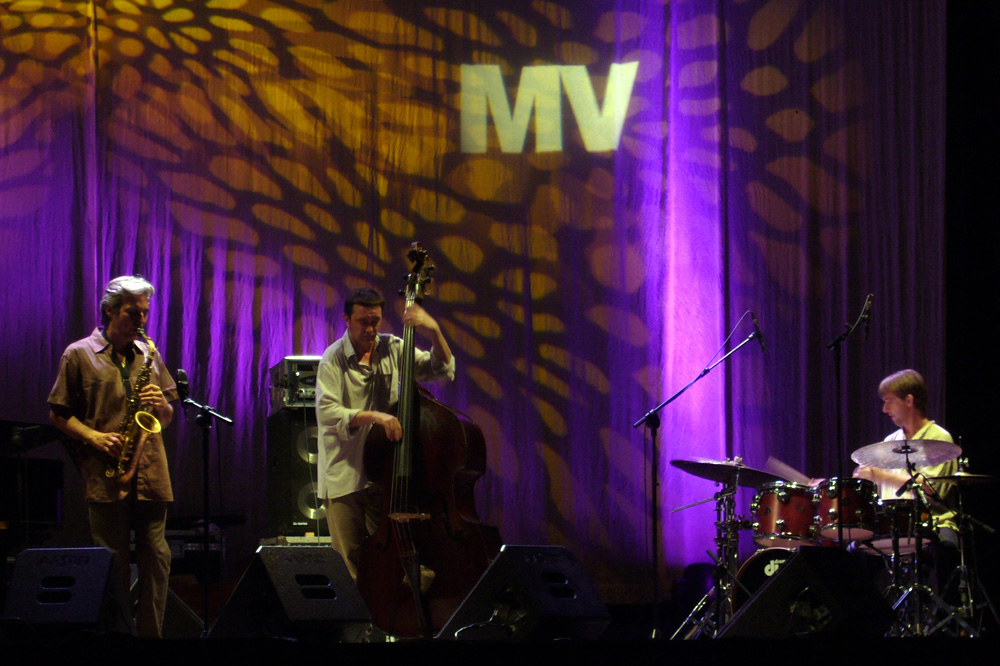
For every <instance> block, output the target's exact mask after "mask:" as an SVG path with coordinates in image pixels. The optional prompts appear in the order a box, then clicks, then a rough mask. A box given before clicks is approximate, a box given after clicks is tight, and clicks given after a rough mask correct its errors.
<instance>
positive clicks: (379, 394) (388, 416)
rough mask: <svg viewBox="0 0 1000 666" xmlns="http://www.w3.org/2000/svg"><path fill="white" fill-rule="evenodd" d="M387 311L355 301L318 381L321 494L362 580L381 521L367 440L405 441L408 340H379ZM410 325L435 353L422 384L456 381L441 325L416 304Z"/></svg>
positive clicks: (372, 300)
mask: <svg viewBox="0 0 1000 666" xmlns="http://www.w3.org/2000/svg"><path fill="white" fill-rule="evenodd" d="M384 307H385V300H384V299H383V298H382V296H381V295H379V293H378V292H376V291H375V290H373V289H368V288H359V289H356V290H355V291H354V292H352V293H351V294H350V295H349V296H348V297H347V299H346V302H345V303H344V313H343V317H344V322H345V323H346V324H347V330H346V331H345V332H344V335H343V336H342V337H341V338H340V339H339V340H337V341H336V342H334V343H333V344H332V345H330V346H329V347H328V348H327V349H326V351H325V352H324V353H323V357H322V359H321V360H320V363H319V368H318V372H317V378H316V420H317V424H318V426H319V447H318V448H319V463H318V475H319V483H318V488H317V495H318V497H319V498H320V500H322V501H323V504H324V507H325V509H326V520H327V525H328V527H329V529H330V541H331V544H332V546H333V548H334V549H335V550H336V551H337V552H338V553H340V555H341V557H343V558H344V562H345V564H346V565H347V569H348V571H349V572H350V573H351V576H352V577H353V578H355V580H356V579H357V575H358V560H359V555H360V546H361V543H362V542H363V540H364V539H365V537H366V536H368V535H370V534H372V533H374V531H375V530H376V528H377V526H378V523H379V520H380V519H381V516H380V515H379V514H380V509H381V499H380V492H381V490H380V488H378V486H376V485H374V484H372V483H371V479H368V478H366V475H365V470H364V447H365V440H366V439H367V437H368V434H369V432H370V431H371V430H372V428H382V429H384V430H385V434H386V437H387V438H388V439H389V440H390V441H394V442H396V441H399V440H400V438H401V437H402V427H401V425H400V422H399V420H398V419H397V418H396V416H394V415H393V414H392V413H390V412H391V411H392V408H393V406H394V405H395V404H396V402H397V401H398V400H399V371H400V357H401V352H402V349H403V340H402V339H401V338H399V337H397V336H394V335H391V334H388V333H379V326H380V325H381V324H382V321H383V319H382V311H383V308H384ZM403 324H404V326H412V327H414V329H415V330H416V331H418V332H419V333H421V334H422V335H423V336H424V337H426V338H428V339H429V340H430V341H431V343H432V346H431V351H429V352H427V351H423V350H420V349H417V350H416V354H415V364H414V371H415V375H416V378H417V379H418V380H420V381H429V380H436V379H445V378H447V379H448V380H453V379H454V378H455V358H454V356H453V355H452V353H451V349H450V348H449V346H448V342H447V341H446V340H445V338H444V335H443V334H442V332H441V327H440V326H439V325H438V323H437V321H435V320H434V318H433V317H431V316H430V315H429V314H427V312H426V311H425V310H424V309H423V308H421V307H420V306H419V305H417V304H413V305H411V306H409V307H408V308H407V309H406V311H405V312H404V313H403Z"/></svg>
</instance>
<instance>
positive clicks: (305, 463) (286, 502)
mask: <svg viewBox="0 0 1000 666" xmlns="http://www.w3.org/2000/svg"><path fill="white" fill-rule="evenodd" d="M317 446H318V429H317V427H316V411H315V410H314V409H283V410H281V411H279V412H275V413H274V414H272V415H270V416H269V417H267V523H268V525H267V527H268V530H269V532H270V534H271V535H272V536H306V535H307V534H312V535H315V536H327V535H328V534H329V528H328V527H327V525H326V511H325V509H324V508H323V504H322V502H321V501H320V500H318V499H317V497H316V462H317V457H318V450H317Z"/></svg>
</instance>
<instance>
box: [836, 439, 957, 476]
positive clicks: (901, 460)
mask: <svg viewBox="0 0 1000 666" xmlns="http://www.w3.org/2000/svg"><path fill="white" fill-rule="evenodd" d="M961 453H962V448H961V447H960V446H958V445H957V444H952V443H951V442H942V441H941V440H937V439H898V440H886V441H884V442H875V443H874V444H869V445H868V446H862V447H861V448H860V449H858V450H857V451H855V452H854V453H852V454H851V460H853V461H854V462H856V463H858V464H859V465H868V466H869V467H877V468H878V469H906V461H907V460H909V461H910V463H911V464H913V465H915V466H916V467H918V468H919V467H930V466H932V465H940V464H941V463H944V462H948V461H949V460H954V459H955V458H957V457H958V456H959V455H961Z"/></svg>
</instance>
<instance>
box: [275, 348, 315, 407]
mask: <svg viewBox="0 0 1000 666" xmlns="http://www.w3.org/2000/svg"><path fill="white" fill-rule="evenodd" d="M320 358H321V357H319V356H286V357H285V358H284V359H282V360H281V362H280V363H278V364H277V365H275V366H274V367H273V368H271V369H270V370H268V375H270V379H271V413H272V414H274V413H275V412H278V411H281V410H282V409H289V408H297V407H309V408H313V407H315V406H316V370H317V369H318V368H319V361H320Z"/></svg>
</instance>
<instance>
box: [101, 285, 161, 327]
mask: <svg viewBox="0 0 1000 666" xmlns="http://www.w3.org/2000/svg"><path fill="white" fill-rule="evenodd" d="M155 292H156V289H154V288H153V285H151V284H150V283H149V281H148V280H146V278H144V277H142V276H141V275H122V276H121V277H116V278H115V279H113V280H111V282H108V286H106V287H105V288H104V296H103V297H102V298H101V324H103V325H104V326H107V325H108V323H109V322H110V321H111V319H110V318H109V317H108V310H110V311H111V312H117V311H118V308H120V307H121V306H122V303H123V302H124V301H125V300H126V299H132V298H138V297H140V296H145V297H146V298H152V297H153V294H154V293H155Z"/></svg>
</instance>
